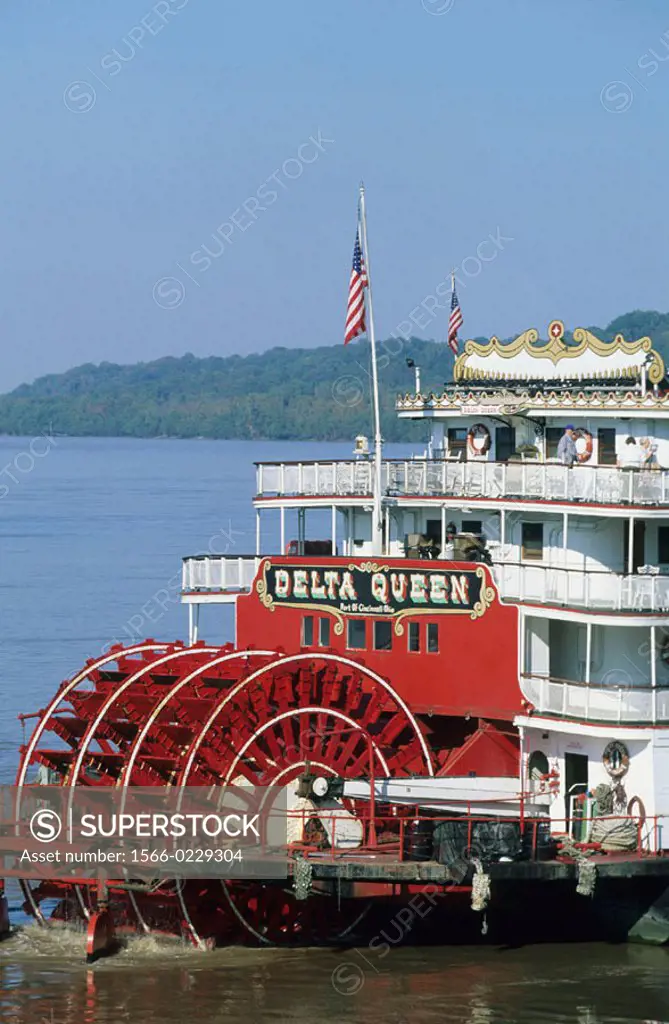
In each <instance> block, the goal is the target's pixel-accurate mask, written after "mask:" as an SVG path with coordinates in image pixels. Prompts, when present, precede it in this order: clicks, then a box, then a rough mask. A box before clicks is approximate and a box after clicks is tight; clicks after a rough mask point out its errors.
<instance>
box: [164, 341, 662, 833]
mask: <svg viewBox="0 0 669 1024" xmlns="http://www.w3.org/2000/svg"><path fill="white" fill-rule="evenodd" d="M564 335H565V331H564V325H563V324H562V323H561V322H560V321H553V322H552V323H551V324H550V325H549V327H548V340H547V341H542V340H540V339H539V336H538V333H537V331H535V330H529V331H526V332H524V333H523V334H521V335H520V336H519V337H518V338H516V339H515V340H514V341H512V342H507V343H503V342H500V341H498V340H497V339H496V338H492V339H491V340H490V341H489V342H486V343H479V342H475V341H468V342H467V343H466V344H465V345H464V349H463V351H462V354H461V355H460V356H459V357H458V359H457V361H456V364H455V370H454V382H453V384H452V385H449V386H447V387H446V388H445V389H444V390H443V392H441V393H427V394H426V393H418V394H415V393H413V394H412V393H409V394H405V395H402V396H400V397H399V398H398V399H397V406H396V407H397V411H398V415H399V416H400V417H401V418H404V419H414V420H415V419H422V420H428V421H430V427H431V437H430V443H429V445H428V448H427V451H426V452H424V453H422V454H421V455H420V456H417V457H415V458H412V459H409V460H385V461H384V463H383V465H382V467H381V472H382V495H383V497H382V515H383V524H384V530H383V553H384V554H386V555H395V556H396V555H402V554H405V553H408V552H410V551H411V552H412V554H413V555H414V557H415V553H416V551H417V550H420V551H424V552H425V553H426V554H428V553H429V554H431V555H432V556H436V557H440V558H453V557H454V554H453V547H452V544H451V541H452V534H453V532H455V533H456V534H458V535H460V534H482V535H483V537H484V538H485V541H486V545H487V550H488V552H489V555H490V557H491V559H492V564H493V572H494V576H495V579H496V582H497V586H498V589H499V593H500V596H501V598H502V600H504V601H507V602H509V603H513V604H514V605H516V606H517V607H518V609H519V617H518V623H519V625H518V628H519V644H518V646H519V665H518V673H519V684H520V687H521V690H522V693H523V695H524V698H525V699H526V702H527V714H525V715H522V716H519V717H518V718H517V720H516V723H515V724H516V725H517V727H518V729H519V731H520V734H521V743H522V758H521V761H522V779H521V782H522V788H523V790H524V791H526V792H527V793H536V795H537V796H538V797H539V798H540V799H541V800H543V801H544V802H546V801H548V802H549V803H550V805H551V814H552V815H553V816H554V818H555V819H556V820H558V819H564V818H565V816H570V813H571V810H572V809H573V798H574V797H578V796H579V795H580V794H583V793H585V792H586V790H587V791H590V790H591V789H592V788H593V787H595V786H597V785H598V784H599V783H600V782H606V783H608V784H611V783H613V784H614V785H615V788H616V793H617V796H616V800H617V811H618V812H621V813H625V812H627V810H628V808H629V807H630V803H631V802H632V801H633V800H634V798H636V802H635V803H633V804H632V806H633V808H634V810H635V813H636V811H638V809H639V807H640V806H641V809H642V811H645V814H646V815H647V818H648V821H652V820H654V816H659V815H668V814H669V394H668V393H667V382H666V379H665V368H664V363H663V360H662V358H661V356H660V355H659V353H658V352H656V351H655V350H654V349H653V346H652V343H651V341H650V339H649V338H641V339H638V340H631V341H628V340H625V339H624V338H623V337H622V336H617V337H616V338H615V339H613V340H612V341H608V342H606V341H602V340H601V339H599V338H597V337H595V336H594V335H593V334H592V333H591V332H589V331H586V330H581V329H579V330H576V331H574V333H573V340H569V341H567V340H565V336H564ZM567 426H572V427H573V428H574V432H575V443H576V449H577V462H576V463H575V464H574V465H573V466H572V465H566V464H564V463H563V462H562V461H561V460H560V459H559V458H558V445H559V444H560V439H561V438H562V437H563V435H564V433H565V428H566V427H567ZM372 485H373V465H372V461H371V460H370V458H369V457H367V456H365V455H364V454H362V455H361V456H359V457H356V458H353V459H350V460H344V461H336V462H329V461H323V462H301V463H294V462H284V463H262V464H259V465H258V486H257V496H256V499H255V508H256V523H257V550H256V555H255V556H254V557H249V558H246V559H227V558H224V557H222V558H216V557H208V558H205V559H186V560H185V562H184V600H185V601H186V602H187V603H189V604H190V605H191V638H193V637H196V636H197V615H198V611H199V606H200V604H203V603H215V602H218V601H225V600H230V599H231V598H234V595H235V594H236V593H239V592H244V590H245V589H247V588H248V587H249V586H250V584H251V581H252V580H253V577H254V573H255V568H256V565H257V558H258V556H259V555H260V553H261V550H262V548H261V545H262V522H263V519H264V517H265V516H269V515H272V514H274V515H277V516H278V517H279V520H280V535H281V550H282V551H285V550H286V547H287V545H288V544H289V542H290V541H291V540H293V537H294V534H293V535H291V536H289V535H288V533H287V527H286V517H287V513H289V512H292V513H293V514H294V512H295V510H297V513H298V529H297V539H296V545H297V548H296V550H295V552H294V553H296V554H299V553H308V543H309V541H308V537H309V531H308V521H309V515H310V510H315V509H319V510H323V509H325V510H327V511H328V513H329V519H328V522H329V527H330V528H329V533H330V537H329V540H330V544H331V547H330V550H331V552H332V553H339V554H343V555H347V554H349V555H365V554H368V553H369V554H371V553H372V490H373V486H372ZM320 522H322V516H321V517H320ZM319 532H320V536H321V537H322V535H323V534H322V529H321V530H320V531H319ZM489 642H493V639H492V638H490V639H489ZM551 780H555V781H551ZM658 832H659V830H658V829H656V828H655V829H653V830H651V831H650V832H649V833H648V840H647V842H648V844H649V846H650V847H656V846H658V845H664V846H669V835H667V836H666V837H665V839H664V840H663V839H662V837H661V835H659V834H658Z"/></svg>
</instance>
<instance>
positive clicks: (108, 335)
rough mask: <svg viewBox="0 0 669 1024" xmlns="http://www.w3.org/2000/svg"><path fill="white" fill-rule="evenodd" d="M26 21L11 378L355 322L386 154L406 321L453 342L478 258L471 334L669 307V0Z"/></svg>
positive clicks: (7, 169)
mask: <svg viewBox="0 0 669 1024" xmlns="http://www.w3.org/2000/svg"><path fill="white" fill-rule="evenodd" d="M665 33H666V35H665ZM0 47H1V48H2V62H1V64H0V76H2V79H4V81H3V83H2V84H3V95H4V97H5V102H4V103H3V105H2V113H1V114H0V118H1V121H2V125H1V126H2V143H3V144H2V152H3V159H2V163H1V164H0V168H1V169H0V175H1V177H2V196H3V214H4V216H3V221H4V225H3V239H4V273H3V276H2V301H1V303H0V329H1V331H2V341H3V357H4V358H3V367H2V369H3V373H2V379H1V381H0V390H5V389H8V388H10V387H13V386H15V385H16V384H18V383H20V382H21V381H24V380H31V379H33V378H34V377H36V376H39V375H41V374H43V373H46V372H52V371H60V370H64V369H67V368H68V367H70V366H73V365H75V364H78V363H82V362H88V361H93V362H98V361H100V360H111V361H117V362H135V361H137V360H147V359H153V358H157V357H160V356H162V355H166V354H174V355H179V354H182V353H184V352H187V351H191V352H194V353H196V354H198V355H209V354H219V355H229V354H231V353H234V352H238V353H247V352H251V351H258V350H262V349H265V348H269V347H271V346H273V345H286V346H303V345H319V344H333V343H336V342H338V341H340V340H341V338H342V331H343V323H344V313H345V303H346V289H347V281H348V274H349V270H350V260H351V250H352V244H353V235H354V230H355V208H356V199H357V186H358V183H359V181H360V179H361V178H364V180H365V184H366V187H367V200H368V216H369V233H370V238H369V241H370V258H371V266H372V275H373V284H374V297H375V313H376V320H377V331H378V334H379V336H381V337H383V336H386V335H388V334H390V333H391V332H393V331H394V330H396V328H397V327H398V325H401V324H403V323H406V322H407V320H409V322H411V319H410V318H411V316H412V311H413V322H414V324H415V333H416V334H418V335H419V336H424V337H434V338H437V339H441V340H443V339H444V338H445V336H446V324H447V317H448V313H447V310H446V309H445V308H443V309H442V308H440V307H439V306H435V304H434V303H430V302H429V301H428V302H427V303H426V304H425V305H424V306H422V307H421V303H423V302H424V300H426V297H428V296H430V295H434V294H437V295H439V294H440V293H439V292H436V293H435V289H436V287H437V285H439V284H440V283H441V284H442V291H441V294H443V289H444V285H443V282H444V281H446V280H447V278H448V274H449V271H450V269H451V268H452V267H457V268H459V269H458V277H459V280H461V287H460V300H461V305H462V308H463V313H464V317H465V327H464V334H465V336H471V335H478V334H491V333H496V334H500V335H507V334H510V333H512V332H514V331H520V330H523V329H525V328H526V327H530V326H536V327H539V328H540V329H541V328H544V329H545V326H546V325H547V323H548V322H549V321H550V320H551V319H552V318H554V317H561V318H563V319H564V320H566V322H567V324H568V325H569V326H572V327H573V326H578V325H590V324H603V323H606V322H608V321H609V320H610V319H612V318H613V317H614V316H616V315H618V314H619V313H621V312H625V311H627V310H628V309H632V308H637V307H640V308H658V309H661V310H667V309H669V301H668V299H667V287H668V273H667V260H666V256H665V252H666V239H667V237H668V236H669V202H668V201H667V194H668V189H667V181H668V180H669V175H668V173H667V172H668V169H669V168H668V166H667V165H668V162H669V136H668V134H667V131H666V126H667V103H668V100H669V9H668V8H667V6H666V3H664V2H660V0H643V2H640V3H638V2H634V0H336V2H335V0H333V2H330V3H322V2H321V3H314V2H313V0H309V2H307V0H288V2H286V3H281V4H279V3H276V2H274V0H273V2H270V0H244V2H241V0H237V2H232V0H157V2H156V0H153V2H150V0H114V2H113V3H100V2H99V0H98V2H94V0H93V2H92V0H68V2H67V3H61V2H55V0H21V3H12V4H4V5H3V7H2V12H1V13H0ZM663 58H664V59H665V60H666V63H665V62H664V60H663ZM319 133H320V134H319ZM310 139H315V140H316V142H315V143H314V142H310V141H309V140H310ZM272 195H274V196H275V198H274V199H271V196H272ZM491 236H492V238H493V241H490V239H491ZM204 246H207V248H208V249H209V251H210V253H213V255H212V256H207V254H206V251H205V250H204V248H203V247H204ZM207 260H208V261H209V262H208V263H207ZM444 306H445V303H444ZM417 308H418V312H416V309H417ZM426 309H429V310H431V312H430V313H429V315H428V313H427V312H426V311H425V310H426ZM421 310H422V311H421Z"/></svg>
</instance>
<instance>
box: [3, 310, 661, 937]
mask: <svg viewBox="0 0 669 1024" xmlns="http://www.w3.org/2000/svg"><path fill="white" fill-rule="evenodd" d="M547 335H548V338H547V340H542V339H540V337H539V334H538V332H537V331H536V330H528V331H526V332H524V333H523V334H521V335H520V336H518V337H517V338H516V339H515V340H513V341H511V342H501V341H499V340H498V339H497V338H494V337H493V338H491V339H490V340H489V341H487V342H485V343H482V342H478V341H467V342H466V344H465V345H464V347H463V349H462V351H461V352H460V353H459V354H458V355H457V359H456V360H455V364H454V372H453V382H452V383H451V384H448V385H446V386H445V387H444V389H443V391H441V392H429V393H425V392H424V391H422V390H421V388H420V382H419V371H418V368H415V369H416V381H415V388H414V390H413V391H412V392H410V393H407V394H402V395H400V396H398V398H397V401H396V411H397V414H398V415H399V417H401V418H402V419H410V420H423V421H425V423H426V425H427V427H428V429H429V443H428V445H427V448H426V450H425V451H424V452H422V453H420V454H419V455H417V456H415V457H412V458H407V459H403V460H397V459H384V458H383V457H382V451H381V443H380V436H379V435H378V431H377V437H376V443H375V445H374V449H373V451H372V452H371V453H370V451H369V449H368V445H367V441H366V439H365V438H362V437H361V438H358V439H357V440H356V442H355V450H354V453H353V457H352V458H350V459H348V460H337V461H329V460H327V461H326V460H323V461H311V462H280V463H259V464H257V467H256V469H257V488H256V491H257V493H256V496H255V499H254V507H255V521H256V549H255V552H253V553H252V554H249V555H248V556H235V557H231V556H230V557H229V556H225V555H221V556H219V555H205V556H194V557H187V558H185V559H184V560H183V579H182V595H181V596H182V601H183V604H184V605H185V607H186V608H187V609H188V641H187V642H184V643H167V642H160V641H158V640H154V639H147V640H146V641H143V642H138V643H135V644H132V645H131V646H127V647H121V646H118V645H117V646H114V647H112V648H111V649H110V650H109V651H107V652H106V653H104V654H103V655H101V656H99V657H97V658H95V659H92V660H90V661H89V662H87V663H86V665H85V666H84V667H83V668H82V669H81V671H79V672H78V673H77V674H76V675H74V676H72V678H70V679H69V680H66V681H65V682H63V683H62V684H61V686H60V688H59V689H58V690H57V692H56V694H55V695H54V697H53V699H52V701H51V702H50V703H49V704H48V705H47V706H46V707H45V708H43V709H41V710H40V711H39V712H38V713H37V714H36V715H34V716H26V717H27V718H30V719H31V723H32V725H33V729H32V735H31V736H30V738H29V739H27V741H26V742H25V744H24V745H23V747H22V748H21V758H20V766H19V769H18V774H17V778H16V786H17V788H18V791H19V793H21V792H24V791H27V790H28V789H29V788H30V786H31V785H33V784H34V782H35V779H36V777H39V778H40V780H41V781H44V776H45V774H46V777H47V779H48V781H49V783H50V784H52V785H59V786H63V787H121V788H130V787H134V786H139V787H163V788H166V787H175V788H177V789H179V788H183V787H187V786H191V787H193V786H205V787H206V786H213V785H231V784H234V783H235V781H238V780H239V779H241V780H242V781H243V782H244V781H245V782H250V783H254V784H258V785H263V786H265V785H272V786H277V787H282V788H283V789H284V790H285V791H286V793H287V799H288V806H289V807H290V808H291V809H292V811H293V812H294V814H295V815H296V817H295V818H293V819H292V820H291V828H290V830H289V834H288V833H287V835H286V843H285V850H284V855H285V860H286V865H287V872H286V874H287V878H283V879H282V880H280V881H279V880H276V879H273V878H267V879H263V878H260V879H253V880H234V879H232V880H228V881H220V880H214V881H206V880H204V881H203V880H200V879H198V880H193V879H190V880H186V881H182V882H181V883H179V884H177V882H176V881H175V880H173V881H172V882H170V881H169V880H163V881H162V882H161V883H158V884H149V883H145V884H142V883H141V882H135V883H133V884H130V883H128V880H127V878H125V877H123V878H118V879H114V878H108V879H107V881H106V883H105V885H104V887H101V886H100V884H99V881H98V879H97V878H96V877H87V876H86V875H85V874H83V875H81V877H78V878H76V879H74V880H63V879H59V878H55V877H54V878H49V877H43V876H41V877H40V878H32V879H31V878H30V877H25V876H24V877H21V878H20V884H21V887H22V891H23V898H24V900H25V908H26V909H27V910H28V911H29V912H30V913H31V914H32V915H33V916H34V917H35V919H36V921H37V922H38V923H39V924H40V925H42V926H45V927H46V926H49V925H51V924H54V923H55V924H58V923H62V922H63V921H73V920H75V921H78V922H80V923H81V924H82V925H83V926H84V927H85V928H86V929H87V933H88V953H89V955H90V956H96V955H99V954H100V953H101V952H105V951H106V950H108V949H109V948H110V947H111V944H112V941H113V937H114V934H115V933H120V932H122V931H133V930H134V931H137V932H139V933H146V932H152V931H156V932H160V933H167V934H172V935H176V936H181V937H185V938H187V939H188V940H190V941H191V942H193V943H194V944H195V945H197V946H201V947H206V946H211V945H212V944H225V943H234V942H243V941H246V942H252V943H255V944H260V945H270V944H281V943H298V942H299V943H307V944H315V943H338V944H341V943H344V942H352V941H360V940H361V939H360V937H361V936H363V935H364V936H367V937H369V936H370V935H371V936H372V937H376V941H377V942H378V941H380V940H379V938H378V937H379V935H384V934H385V932H384V931H383V928H384V922H386V923H387V922H388V920H389V919H390V918H391V917H393V915H396V917H394V920H399V921H400V922H404V925H406V927H404V930H403V937H404V938H405V939H409V940H413V941H422V940H426V941H427V940H428V939H432V940H435V939H436V940H437V941H441V942H444V941H468V940H471V938H472V937H476V936H478V935H479V934H480V933H481V931H482V930H483V931H484V932H486V931H487V934H488V936H489V938H490V939H494V940H496V941H499V940H500V939H501V938H504V937H506V938H508V937H509V936H514V937H517V936H519V935H520V936H523V937H533V938H544V939H555V938H558V937H567V938H574V937H577V938H579V939H583V938H586V937H588V936H595V935H597V936H601V935H605V936H607V937H610V938H615V939H626V938H630V939H638V940H642V941H648V942H655V943H664V942H666V941H667V940H669V857H668V856H667V853H668V852H669V828H667V827H666V826H667V824H669V782H668V781H667V780H669V469H665V468H663V467H665V466H669V388H668V386H667V378H666V375H665V367H664V363H663V360H662V357H661V355H660V354H659V353H658V352H657V351H656V350H655V349H654V348H653V345H652V343H651V341H650V339H649V338H640V339H625V338H624V337H622V336H620V335H619V336H617V337H615V338H614V339H613V340H608V341H605V340H602V339H600V338H598V337H596V336H595V335H594V334H593V333H591V332H590V331H588V330H583V329H576V330H574V331H573V334H572V335H571V336H568V337H567V336H566V335H565V327H564V324H563V323H562V322H561V321H559V320H554V321H553V322H552V323H550V325H549V326H548V331H547ZM372 341H373V339H372ZM372 350H373V346H372ZM377 424H378V421H377ZM270 517H276V526H277V527H278V529H277V530H276V532H277V533H278V535H279V536H280V543H279V545H278V550H275V551H271V550H269V551H268V550H266V548H265V537H266V535H267V522H268V520H269V518H270ZM323 522H326V523H327V524H328V529H327V536H326V537H324V536H323V533H324V532H325V531H324V529H323V526H322V524H323ZM293 524H296V527H295V528H294V526H293ZM292 537H295V539H292ZM225 605H233V606H234V612H235V639H234V642H233V643H228V644H225V645H224V646H218V645H212V644H208V643H207V642H206V640H204V639H203V636H205V635H206V627H207V623H210V624H211V625H212V626H213V625H215V624H217V623H218V621H219V617H220V615H221V606H225ZM25 874H26V875H27V874H28V872H25ZM419 908H420V909H419ZM407 922H409V923H410V925H411V926H410V927H409V925H408V924H407ZM372 941H374V938H373V939H372ZM388 941H395V940H394V939H393V940H388ZM386 944H387V943H386Z"/></svg>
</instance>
